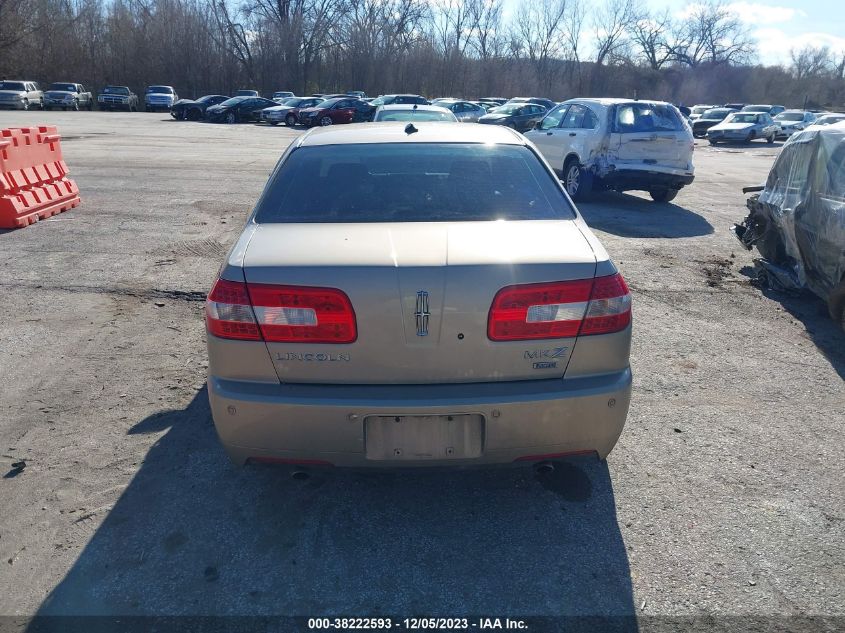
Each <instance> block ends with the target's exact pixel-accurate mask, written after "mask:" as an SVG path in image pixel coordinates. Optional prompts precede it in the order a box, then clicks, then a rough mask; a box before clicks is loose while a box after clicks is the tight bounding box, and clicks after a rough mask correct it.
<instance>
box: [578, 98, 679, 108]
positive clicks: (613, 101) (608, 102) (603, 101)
mask: <svg viewBox="0 0 845 633" xmlns="http://www.w3.org/2000/svg"><path fill="white" fill-rule="evenodd" d="M563 103H595V104H598V105H603V106H612V105H617V104H620V103H653V104H660V105H672V104H671V103H669V102H668V101H658V100H656V99H622V98H620V97H587V98H584V99H581V98H575V99H568V100H567V101H564V102H563Z"/></svg>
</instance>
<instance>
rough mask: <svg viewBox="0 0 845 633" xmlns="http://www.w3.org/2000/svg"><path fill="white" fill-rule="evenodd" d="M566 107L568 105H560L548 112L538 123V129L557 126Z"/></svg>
mask: <svg viewBox="0 0 845 633" xmlns="http://www.w3.org/2000/svg"><path fill="white" fill-rule="evenodd" d="M568 108H569V106H565V105H562V106H558V107H556V108H555V109H554V110H552V111H551V112H549V113H548V114H547V115H546V116H545V117H544V118H543V120H542V122H541V123H540V129H541V130H551V129H553V128H556V127H558V126H559V125H560V122H561V121H562V120H563V119H564V117H565V115H566V111H567V109H568Z"/></svg>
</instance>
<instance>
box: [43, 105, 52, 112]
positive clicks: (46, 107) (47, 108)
mask: <svg viewBox="0 0 845 633" xmlns="http://www.w3.org/2000/svg"><path fill="white" fill-rule="evenodd" d="M44 109H45V110H47V112H49V111H50V110H52V108H51V107H50V106H44Z"/></svg>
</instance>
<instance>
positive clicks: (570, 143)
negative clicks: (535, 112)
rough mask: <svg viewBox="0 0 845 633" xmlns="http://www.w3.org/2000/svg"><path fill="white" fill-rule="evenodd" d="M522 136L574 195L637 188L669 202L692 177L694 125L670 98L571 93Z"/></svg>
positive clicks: (656, 198)
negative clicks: (596, 96) (582, 96)
mask: <svg viewBox="0 0 845 633" xmlns="http://www.w3.org/2000/svg"><path fill="white" fill-rule="evenodd" d="M525 136H526V137H527V138H529V139H530V140H531V142H532V143H534V145H536V146H537V148H538V149H539V150H540V152H541V153H542V154H543V156H544V157H545V158H546V160H547V161H548V162H549V163H550V164H551V166H552V168H553V169H554V170H555V171H558V172H559V173H560V174H561V178H562V180H563V183H564V185H565V186H566V190H567V192H568V193H569V195H570V197H572V198H573V199H575V200H585V199H586V198H588V197H589V195H590V193H591V192H593V191H598V190H602V189H612V190H615V191H629V190H633V189H637V190H642V191H648V192H649V194H651V197H652V199H653V200H654V201H655V202H668V201H670V200H672V199H673V198H674V197H675V196H676V195H677V194H678V191H679V190H680V189H681V188H682V187H684V186H686V185H688V184H690V183H691V182H692V181H693V179H694V178H695V168H694V167H693V164H692V153H693V149H694V147H695V144H694V141H693V137H692V131H691V130H690V128H689V126H688V125H687V124H686V122H685V121H684V117H683V116H682V115H681V113H680V112H678V109H677V108H676V107H675V106H673V105H672V104H671V103H665V102H662V101H635V100H631V99H570V100H569V101H565V102H564V103H562V104H560V105H559V106H557V107H556V108H554V109H553V110H551V111H550V112H549V113H548V114H547V115H546V116H545V117H544V118H543V119H542V120H541V121H540V122H539V123H538V124H537V125H536V126H535V128H534V129H533V130H530V131H529V132H527V133H526V134H525Z"/></svg>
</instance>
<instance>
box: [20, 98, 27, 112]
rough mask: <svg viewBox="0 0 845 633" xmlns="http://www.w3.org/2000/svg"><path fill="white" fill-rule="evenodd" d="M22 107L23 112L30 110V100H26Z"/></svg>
mask: <svg viewBox="0 0 845 633" xmlns="http://www.w3.org/2000/svg"><path fill="white" fill-rule="evenodd" d="M21 105H22V106H23V107H22V109H23V110H29V99H24V100H23V103H22V104H21Z"/></svg>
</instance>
